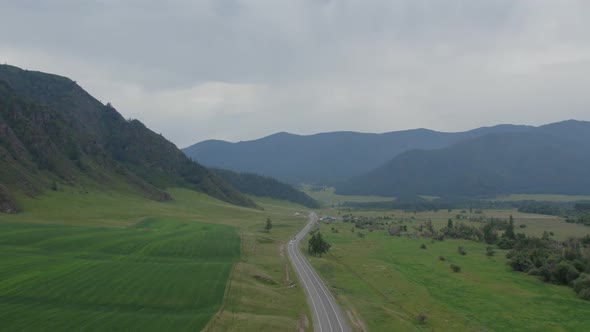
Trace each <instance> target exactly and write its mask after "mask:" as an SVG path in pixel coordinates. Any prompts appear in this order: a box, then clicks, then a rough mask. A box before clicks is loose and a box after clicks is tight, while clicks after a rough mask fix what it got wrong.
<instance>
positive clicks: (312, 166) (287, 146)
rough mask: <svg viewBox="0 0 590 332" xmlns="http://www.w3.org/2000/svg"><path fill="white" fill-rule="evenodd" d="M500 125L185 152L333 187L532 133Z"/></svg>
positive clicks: (210, 146) (276, 140)
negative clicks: (456, 147) (407, 159)
mask: <svg viewBox="0 0 590 332" xmlns="http://www.w3.org/2000/svg"><path fill="white" fill-rule="evenodd" d="M530 129H531V127H527V126H513V125H499V126H495V127H486V128H479V129H475V130H471V131H467V132H461V133H443V132H437V131H432V130H428V129H415V130H406V131H396V132H389V133H384V134H367V133H357V132H332V133H321V134H316V135H309V136H302V135H294V134H289V133H278V134H274V135H271V136H268V137H264V138H261V139H257V140H253V141H245V142H238V143H229V142H225V141H219V140H208V141H203V142H200V143H197V144H195V145H192V146H189V147H187V148H185V149H183V151H184V153H186V155H187V156H189V157H190V158H191V159H193V160H196V161H198V162H200V163H203V164H204V165H206V166H210V167H219V168H224V169H231V170H234V171H238V172H250V173H257V174H262V175H265V176H271V177H274V178H277V179H279V180H281V181H286V182H288V183H315V184H335V183H339V182H342V181H345V180H348V179H350V178H351V177H353V176H359V175H362V174H364V173H366V172H369V171H370V170H372V169H375V168H377V167H378V166H381V165H383V164H384V163H386V162H387V161H389V160H391V158H393V157H395V156H396V155H398V154H400V153H402V152H405V151H408V150H412V149H438V148H443V147H447V146H449V145H451V144H453V143H456V142H459V141H462V140H465V139H469V138H474V137H480V136H482V135H485V134H488V133H495V132H515V131H526V130H530Z"/></svg>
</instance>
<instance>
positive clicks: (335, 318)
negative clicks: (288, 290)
mask: <svg viewBox="0 0 590 332" xmlns="http://www.w3.org/2000/svg"><path fill="white" fill-rule="evenodd" d="M317 220H318V216H317V215H316V214H315V213H311V214H310V215H309V223H308V224H307V225H306V226H305V227H304V228H303V229H302V230H301V232H299V234H297V236H296V237H295V238H294V239H293V240H291V241H290V242H289V245H288V248H287V249H288V250H287V255H288V257H289V260H290V261H291V264H292V265H293V269H295V272H296V273H297V276H298V277H299V283H300V284H301V286H303V289H304V291H305V295H306V297H307V303H308V304H309V309H310V310H311V315H312V316H313V326H314V331H316V332H332V331H333V332H349V331H351V329H350V328H349V327H348V325H347V324H346V320H345V319H344V316H343V315H342V311H341V310H340V308H339V307H338V304H337V303H336V301H335V300H334V297H333V296H332V294H330V291H329V290H328V288H326V286H325V285H324V283H323V281H322V279H320V277H319V276H318V275H317V273H316V272H315V271H314V270H313V268H312V267H311V265H310V264H309V262H308V261H307V259H306V258H305V257H304V256H303V255H302V254H301V251H300V250H299V241H302V240H303V241H304V242H305V235H307V233H308V232H309V231H310V230H311V229H312V228H313V226H314V224H315V223H317Z"/></svg>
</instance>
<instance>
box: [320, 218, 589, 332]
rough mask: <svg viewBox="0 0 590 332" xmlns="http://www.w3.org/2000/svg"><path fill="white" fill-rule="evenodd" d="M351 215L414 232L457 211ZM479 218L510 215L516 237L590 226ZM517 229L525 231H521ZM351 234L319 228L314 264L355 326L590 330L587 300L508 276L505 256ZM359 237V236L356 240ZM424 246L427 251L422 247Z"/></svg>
mask: <svg viewBox="0 0 590 332" xmlns="http://www.w3.org/2000/svg"><path fill="white" fill-rule="evenodd" d="M326 212H329V213H332V214H337V213H338V211H326ZM340 213H341V214H342V213H348V211H347V210H344V211H340ZM352 213H353V214H355V215H365V216H366V215H373V216H383V215H384V213H385V214H386V215H390V216H395V218H400V219H401V218H404V219H405V220H406V221H405V222H404V223H405V224H407V225H408V228H409V229H411V227H412V225H413V224H414V223H415V224H418V223H419V222H421V221H425V220H432V221H433V223H434V224H435V227H437V228H438V227H442V226H443V225H446V222H447V220H448V218H454V217H452V216H456V214H457V213H460V211H451V212H448V211H446V210H445V211H444V212H443V211H438V212H428V213H417V214H414V213H405V212H403V211H385V212H384V211H372V212H371V211H353V212H352ZM468 213H469V212H468ZM483 214H485V215H487V216H494V217H508V216H509V215H510V214H514V215H515V222H516V224H517V229H516V231H517V232H526V233H527V234H534V235H538V234H539V233H542V232H543V230H547V231H552V232H554V233H555V234H556V235H555V236H558V237H560V238H565V237H567V236H572V235H577V236H581V235H585V234H589V233H590V228H589V227H585V226H580V225H573V224H568V223H565V222H564V221H563V220H562V219H560V218H553V217H546V218H545V217H543V216H538V215H527V214H519V213H517V212H515V211H511V210H507V211H501V210H497V211H492V210H491V211H483ZM454 222H458V221H457V220H454ZM521 223H523V224H526V225H527V226H526V228H519V227H518V225H519V224H521ZM578 226H579V227H578ZM572 227H573V228H572ZM332 228H334V229H336V230H337V232H334V231H333V230H332ZM351 229H352V225H351V224H349V223H343V222H336V223H332V224H322V225H321V231H322V234H323V235H324V236H325V238H326V239H327V241H328V242H330V243H331V244H332V249H331V250H330V253H329V254H328V255H326V256H324V257H323V258H316V257H313V258H311V260H312V264H313V265H314V266H315V267H316V268H317V269H318V270H319V272H320V274H321V275H322V278H323V279H324V280H325V281H326V282H327V284H328V286H329V287H330V289H331V291H332V292H333V293H334V294H335V295H336V297H337V298H338V300H339V301H340V302H341V303H342V304H343V305H344V308H345V310H346V311H350V312H352V313H354V315H355V316H357V317H359V319H360V321H361V323H359V325H363V324H364V325H366V326H368V328H369V329H370V330H374V331H413V330H416V331H432V330H433V331H583V330H586V329H587V327H588V326H589V324H590V319H589V318H588V317H590V303H589V302H588V301H584V300H581V299H579V298H577V296H576V294H575V292H574V291H573V290H572V289H571V288H569V287H567V286H558V285H552V284H547V283H543V282H542V281H540V280H538V279H537V278H535V277H532V276H528V275H526V274H523V273H519V272H514V271H512V270H511V269H510V268H509V267H508V266H507V265H506V258H505V254H506V251H503V250H500V249H496V254H495V256H493V257H489V256H486V254H485V252H486V245H485V244H482V243H476V242H472V241H465V240H448V239H447V240H445V241H442V242H439V241H432V240H431V239H425V238H414V239H412V238H406V237H390V236H389V235H387V233H386V232H385V231H373V232H370V231H367V230H361V229H354V231H352V230H351ZM359 232H360V233H362V234H363V236H364V237H362V238H361V237H359V235H358V233H359ZM421 244H425V245H426V249H420V246H421ZM459 245H461V246H464V247H465V248H466V250H467V255H465V256H462V255H460V254H459V253H458V251H457V247H458V246H459ZM439 256H442V257H444V260H440V259H439ZM450 264H456V265H459V266H460V267H461V269H462V271H461V272H460V273H454V272H452V271H451V269H450ZM419 314H423V315H424V316H425V317H426V321H425V323H423V324H421V323H420V322H419V321H418V315H419Z"/></svg>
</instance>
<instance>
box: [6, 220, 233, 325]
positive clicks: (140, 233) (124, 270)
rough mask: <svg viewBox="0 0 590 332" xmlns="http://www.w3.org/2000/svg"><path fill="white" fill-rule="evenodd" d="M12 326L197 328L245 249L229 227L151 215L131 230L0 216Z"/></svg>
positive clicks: (214, 304) (219, 298)
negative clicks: (9, 219)
mask: <svg viewBox="0 0 590 332" xmlns="http://www.w3.org/2000/svg"><path fill="white" fill-rule="evenodd" d="M0 248H1V251H0V261H1V262H2V267H1V269H0V280H1V281H0V320H1V321H2V327H3V329H8V330H13V331H16V330H54V331H55V330H62V331H63V330H129V329H137V330H151V331H161V330H166V329H172V330H179V329H181V330H200V329H202V328H203V327H204V326H205V324H207V322H208V321H209V319H210V318H211V317H212V316H213V315H214V314H215V313H216V312H217V310H218V308H219V306H220V305H221V301H222V299H223V294H224V291H225V286H226V281H227V278H228V276H229V273H230V271H231V268H232V266H233V264H234V263H235V262H237V261H238V259H239V256H240V238H239V236H238V235H237V234H236V232H235V231H234V230H233V229H232V228H231V227H227V226H220V225H211V224H202V223H194V222H180V221H174V220H166V219H145V220H144V221H142V222H141V223H139V224H138V225H136V226H135V227H132V228H127V229H115V230H113V229H108V228H95V227H75V226H56V225H33V224H16V223H1V224H0Z"/></svg>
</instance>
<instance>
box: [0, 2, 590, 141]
mask: <svg viewBox="0 0 590 332" xmlns="http://www.w3.org/2000/svg"><path fill="white" fill-rule="evenodd" d="M0 31H2V34H1V35H0V62H2V63H8V64H12V65H16V66H19V67H23V68H25V69H31V70H40V71H46V72H51V73H56V74H60V75H63V76H68V77H70V78H71V79H73V80H75V81H77V82H78V84H80V85H81V86H82V87H83V88H85V89H86V90H87V91H89V92H90V93H91V94H92V95H94V96H95V97H96V98H98V99H99V100H101V101H102V102H105V103H106V102H111V103H112V104H113V105H114V106H115V107H116V108H117V110H118V111H119V112H120V113H122V114H123V116H125V117H126V118H137V119H139V120H141V121H142V122H144V123H145V124H146V125H147V126H148V127H150V128H151V129H153V130H154V131H156V132H158V133H162V134H164V136H166V137H167V138H168V139H170V140H171V141H173V142H174V143H176V144H177V145H178V146H179V147H185V146H187V145H190V144H192V143H196V142H198V141H201V140H205V139H210V138H216V139H224V140H230V141H238V140H249V139H255V138H259V137H262V136H266V135H268V134H271V133H275V132H279V131H288V132H292V133H297V134H311V133H317V132H324V131H340V130H353V131H363V132H385V131H392V130H401V129H410V128H417V127H426V128H431V129H436V130H444V131H459V130H465V129H471V128H474V127H479V126H487V125H494V124H498V123H516V124H533V125H539V124H544V123H549V122H554V121H560V120H565V119H570V118H575V119H579V120H590V1H586V0H579V1H568V0H529V1H525V0H521V1H519V0H505V1H504V0H498V1H494V0H481V1H476V0H455V1H453V0H448V1H441V0H431V1H426V0H399V1H396V0H383V1H370V0H195V1H189V0H185V1H170V0H168V1H148V0H134V1H124V0H102V1H79V0H14V1H10V0H0Z"/></svg>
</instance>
